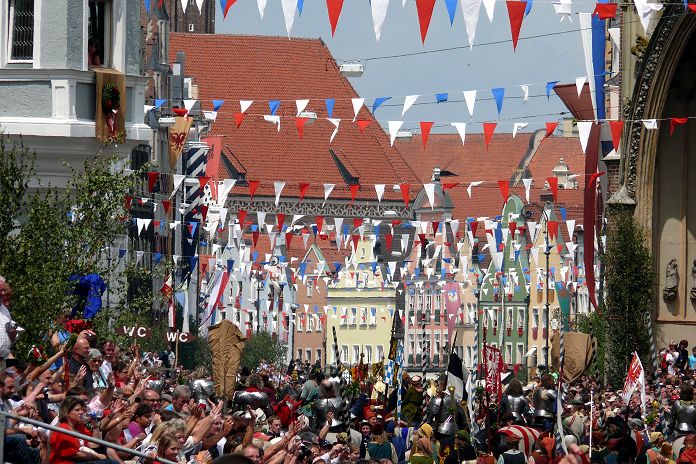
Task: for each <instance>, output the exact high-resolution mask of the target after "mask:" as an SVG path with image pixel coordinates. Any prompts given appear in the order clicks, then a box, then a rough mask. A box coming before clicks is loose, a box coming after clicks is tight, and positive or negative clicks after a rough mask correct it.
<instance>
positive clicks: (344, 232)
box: [343, 224, 348, 235]
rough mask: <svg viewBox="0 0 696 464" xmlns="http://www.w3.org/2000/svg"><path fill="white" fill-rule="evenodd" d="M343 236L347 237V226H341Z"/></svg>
mask: <svg viewBox="0 0 696 464" xmlns="http://www.w3.org/2000/svg"><path fill="white" fill-rule="evenodd" d="M343 235H348V224H343Z"/></svg>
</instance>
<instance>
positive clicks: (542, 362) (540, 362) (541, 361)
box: [537, 346, 548, 366]
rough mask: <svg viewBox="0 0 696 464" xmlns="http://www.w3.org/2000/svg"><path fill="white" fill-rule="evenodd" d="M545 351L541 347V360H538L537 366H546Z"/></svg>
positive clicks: (544, 348) (545, 349)
mask: <svg viewBox="0 0 696 464" xmlns="http://www.w3.org/2000/svg"><path fill="white" fill-rule="evenodd" d="M547 350H548V349H547V348H546V347H545V346H542V347H541V359H540V360H539V363H538V364H537V366H538V365H542V366H546V359H547V358H548V356H547ZM537 351H539V350H537Z"/></svg>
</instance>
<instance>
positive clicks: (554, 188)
mask: <svg viewBox="0 0 696 464" xmlns="http://www.w3.org/2000/svg"><path fill="white" fill-rule="evenodd" d="M546 182H548V184H549V188H550V189H551V193H552V194H553V201H554V202H556V201H558V177H547V178H546Z"/></svg>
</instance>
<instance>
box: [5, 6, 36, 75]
mask: <svg viewBox="0 0 696 464" xmlns="http://www.w3.org/2000/svg"><path fill="white" fill-rule="evenodd" d="M8 20H9V24H8V29H7V32H8V37H7V39H8V40H7V44H8V48H9V50H8V52H9V53H8V57H9V61H10V62H29V61H32V60H33V59H34V0H10V1H9V15H8Z"/></svg>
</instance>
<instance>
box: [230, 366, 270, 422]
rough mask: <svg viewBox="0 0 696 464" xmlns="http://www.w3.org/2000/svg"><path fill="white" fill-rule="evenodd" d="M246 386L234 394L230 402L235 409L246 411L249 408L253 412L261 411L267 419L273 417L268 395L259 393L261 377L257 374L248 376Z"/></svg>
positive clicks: (262, 385)
mask: <svg viewBox="0 0 696 464" xmlns="http://www.w3.org/2000/svg"><path fill="white" fill-rule="evenodd" d="M246 385H247V386H246V388H245V389H244V390H242V391H236V392H234V397H233V398H232V402H233V403H234V405H235V406H236V408H237V409H238V410H246V409H247V406H249V407H251V409H253V410H256V409H261V410H262V411H263V412H264V414H266V416H267V417H268V416H271V415H273V410H272V409H271V408H270V401H269V397H268V393H266V392H263V391H261V389H262V388H263V387H264V384H263V379H262V378H261V376H260V375H258V374H251V375H249V377H248V378H247V383H246Z"/></svg>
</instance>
